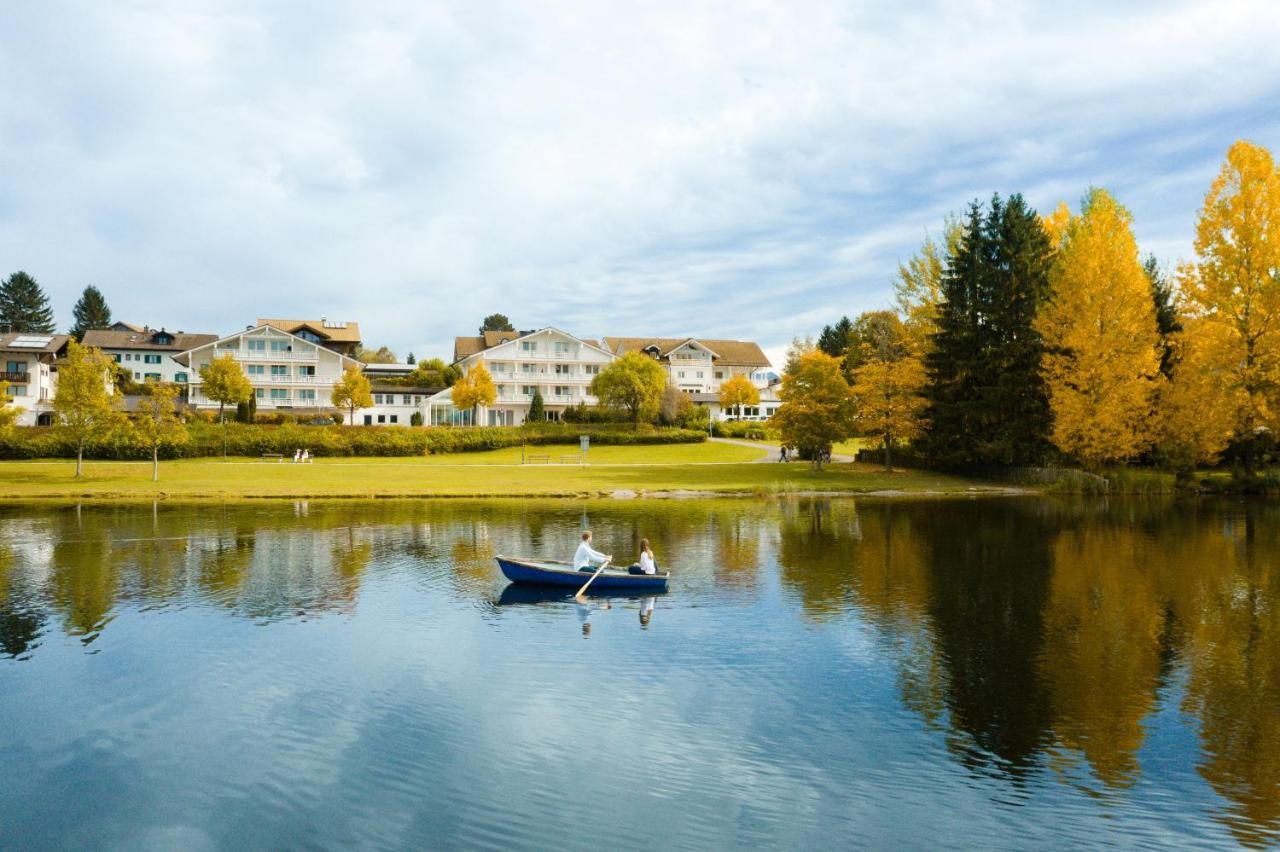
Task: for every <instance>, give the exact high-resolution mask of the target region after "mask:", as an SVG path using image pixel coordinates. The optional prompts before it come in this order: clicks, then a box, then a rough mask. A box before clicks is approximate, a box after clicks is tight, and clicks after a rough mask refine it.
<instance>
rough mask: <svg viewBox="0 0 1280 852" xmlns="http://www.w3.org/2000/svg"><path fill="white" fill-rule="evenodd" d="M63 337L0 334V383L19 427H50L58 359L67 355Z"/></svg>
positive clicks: (55, 390)
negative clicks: (15, 414)
mask: <svg viewBox="0 0 1280 852" xmlns="http://www.w3.org/2000/svg"><path fill="white" fill-rule="evenodd" d="M70 339H71V338H69V337H68V336H67V335H65V334H21V333H19V334H0V381H3V382H5V383H6V385H7V386H6V387H5V391H4V392H5V394H6V396H7V397H8V401H9V403H10V404H11V405H16V406H17V407H18V408H20V409H22V410H21V411H20V412H18V419H17V421H16V422H17V424H18V425H19V426H48V425H51V424H52V423H53V417H54V414H53V396H54V394H55V393H57V390H58V366H57V362H58V359H59V358H61V357H63V356H64V355H66V353H67V341H68V340H70Z"/></svg>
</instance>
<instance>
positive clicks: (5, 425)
mask: <svg viewBox="0 0 1280 852" xmlns="http://www.w3.org/2000/svg"><path fill="white" fill-rule="evenodd" d="M8 387H9V383H8V382H0V438H2V437H4V436H5V435H7V434H8V433H9V432H10V431H11V430H12V429H13V424H14V423H16V422H17V421H18V415H19V414H21V413H22V409H21V408H19V407H18V406H16V405H10V403H12V402H13V397H11V396H9V393H8Z"/></svg>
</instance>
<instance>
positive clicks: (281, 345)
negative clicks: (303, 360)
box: [271, 340, 293, 352]
mask: <svg viewBox="0 0 1280 852" xmlns="http://www.w3.org/2000/svg"><path fill="white" fill-rule="evenodd" d="M271 351H272V352H292V351H293V347H292V346H291V345H289V341H287V340H273V341H271Z"/></svg>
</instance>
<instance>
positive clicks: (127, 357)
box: [124, 352, 133, 361]
mask: <svg viewBox="0 0 1280 852" xmlns="http://www.w3.org/2000/svg"><path fill="white" fill-rule="evenodd" d="M124 360H126V361H132V360H133V353H132V352H126V353H124Z"/></svg>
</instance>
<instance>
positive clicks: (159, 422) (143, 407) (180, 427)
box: [133, 383, 188, 482]
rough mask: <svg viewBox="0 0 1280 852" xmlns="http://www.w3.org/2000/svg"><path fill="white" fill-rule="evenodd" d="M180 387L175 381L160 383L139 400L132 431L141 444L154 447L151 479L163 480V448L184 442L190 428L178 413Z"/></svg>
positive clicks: (149, 447) (150, 447)
mask: <svg viewBox="0 0 1280 852" xmlns="http://www.w3.org/2000/svg"><path fill="white" fill-rule="evenodd" d="M178 393H179V389H178V386H177V385H174V384H167V383H166V384H159V385H155V386H153V387H152V388H151V393H150V394H148V395H146V396H143V397H142V399H141V401H140V402H139V403H138V416H137V417H135V418H134V421H133V433H134V435H135V437H136V438H137V441H138V443H139V444H141V445H142V446H144V447H146V448H147V449H149V450H150V451H151V481H152V482H158V481H160V448H161V447H163V446H175V445H178V444H185V443H186V442H187V440H188V435H187V429H186V426H185V424H184V423H183V422H182V418H181V417H179V416H178V411H177V407H176V406H175V405H174V401H175V400H176V399H177V397H178Z"/></svg>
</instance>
